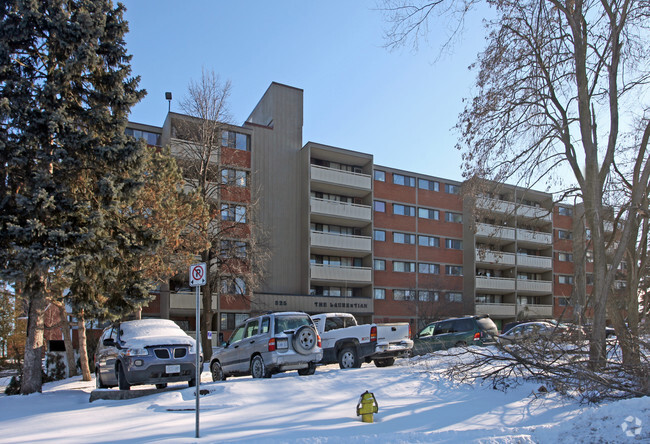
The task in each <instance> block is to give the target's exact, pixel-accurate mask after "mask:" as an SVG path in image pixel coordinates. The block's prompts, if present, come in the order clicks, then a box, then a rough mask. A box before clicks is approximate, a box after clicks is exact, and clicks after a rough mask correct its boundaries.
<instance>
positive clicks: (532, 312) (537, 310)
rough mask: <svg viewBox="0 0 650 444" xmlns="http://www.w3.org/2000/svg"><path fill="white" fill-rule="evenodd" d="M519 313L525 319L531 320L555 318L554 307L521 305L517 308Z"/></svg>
mask: <svg viewBox="0 0 650 444" xmlns="http://www.w3.org/2000/svg"><path fill="white" fill-rule="evenodd" d="M517 311H518V313H521V314H522V315H523V316H524V317H526V318H529V319H537V318H551V317H553V306H552V305H532V304H526V305H519V306H518V307H517Z"/></svg>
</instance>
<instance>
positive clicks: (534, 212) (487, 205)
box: [476, 197, 552, 222]
mask: <svg viewBox="0 0 650 444" xmlns="http://www.w3.org/2000/svg"><path fill="white" fill-rule="evenodd" d="M476 206H477V207H478V208H481V209H483V210H489V211H492V212H494V213H500V214H509V215H513V216H514V215H515V211H516V214H517V216H521V217H525V218H527V219H536V220H539V221H542V222H551V217H552V216H551V213H550V212H549V211H548V210H547V209H546V208H541V207H533V206H530V205H524V204H515V203H514V202H509V201H506V200H499V199H492V198H488V197H480V198H478V199H476Z"/></svg>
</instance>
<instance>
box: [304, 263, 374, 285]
mask: <svg viewBox="0 0 650 444" xmlns="http://www.w3.org/2000/svg"><path fill="white" fill-rule="evenodd" d="M310 270H311V280H312V284H313V283H315V282H323V283H327V284H331V283H333V282H339V283H341V284H364V285H365V284H367V285H369V284H371V283H372V268H367V267H339V266H335V265H323V264H311V266H310Z"/></svg>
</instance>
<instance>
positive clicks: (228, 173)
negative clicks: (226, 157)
mask: <svg viewBox="0 0 650 444" xmlns="http://www.w3.org/2000/svg"><path fill="white" fill-rule="evenodd" d="M221 183H222V184H224V185H235V186H238V187H245V186H246V185H247V183H248V180H247V175H246V171H240V170H232V169H228V168H226V169H223V170H221Z"/></svg>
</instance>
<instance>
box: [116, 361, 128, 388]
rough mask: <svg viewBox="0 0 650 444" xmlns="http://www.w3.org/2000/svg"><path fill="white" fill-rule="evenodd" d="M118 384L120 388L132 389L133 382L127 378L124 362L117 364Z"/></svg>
mask: <svg viewBox="0 0 650 444" xmlns="http://www.w3.org/2000/svg"><path fill="white" fill-rule="evenodd" d="M117 386H118V387H119V389H120V390H130V389H131V384H129V382H128V381H127V380H126V374H125V373H124V367H122V364H119V363H118V364H117Z"/></svg>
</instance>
